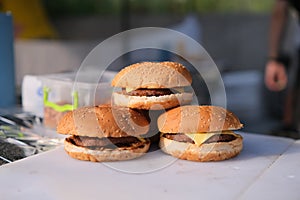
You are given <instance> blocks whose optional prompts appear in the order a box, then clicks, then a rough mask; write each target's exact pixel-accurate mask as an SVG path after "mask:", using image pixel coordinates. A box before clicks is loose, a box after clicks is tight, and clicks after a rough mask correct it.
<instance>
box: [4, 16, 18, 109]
mask: <svg viewBox="0 0 300 200" xmlns="http://www.w3.org/2000/svg"><path fill="white" fill-rule="evenodd" d="M13 42H14V35H13V20H12V16H11V14H10V13H0V108H5V107H6V108H7V107H13V106H15V104H16V87H15V66H14V47H13Z"/></svg>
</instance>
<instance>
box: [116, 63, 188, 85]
mask: <svg viewBox="0 0 300 200" xmlns="http://www.w3.org/2000/svg"><path fill="white" fill-rule="evenodd" d="M191 83H192V76H191V74H190V73H189V71H188V70H187V69H186V68H185V67H184V66H183V65H182V64H180V63H176V62H141V63H136V64H133V65H130V66H128V67H126V68H124V69H122V70H121V71H120V72H119V73H118V74H117V75H116V76H115V78H114V79H113V80H112V83H111V84H112V86H114V87H122V88H125V87H127V88H174V87H183V86H189V85H191Z"/></svg>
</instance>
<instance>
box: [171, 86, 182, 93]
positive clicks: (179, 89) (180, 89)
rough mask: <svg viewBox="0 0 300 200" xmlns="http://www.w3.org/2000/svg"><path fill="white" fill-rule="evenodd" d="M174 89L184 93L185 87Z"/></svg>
mask: <svg viewBox="0 0 300 200" xmlns="http://www.w3.org/2000/svg"><path fill="white" fill-rule="evenodd" d="M172 89H173V90H176V91H177V92H180V93H184V88H183V87H175V88H172Z"/></svg>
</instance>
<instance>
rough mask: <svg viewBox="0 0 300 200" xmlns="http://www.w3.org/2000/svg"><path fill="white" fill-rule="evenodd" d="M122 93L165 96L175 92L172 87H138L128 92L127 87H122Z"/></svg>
mask: <svg viewBox="0 0 300 200" xmlns="http://www.w3.org/2000/svg"><path fill="white" fill-rule="evenodd" d="M122 94H124V95H130V96H147V97H150V96H163V95H170V94H174V92H172V91H171V90H170V89H136V90H132V91H130V92H127V91H126V89H124V88H122Z"/></svg>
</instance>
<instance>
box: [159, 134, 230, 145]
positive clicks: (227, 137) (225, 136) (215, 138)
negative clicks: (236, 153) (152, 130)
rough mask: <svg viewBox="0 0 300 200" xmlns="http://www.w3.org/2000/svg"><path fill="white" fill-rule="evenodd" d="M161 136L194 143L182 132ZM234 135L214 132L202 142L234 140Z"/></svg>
mask: <svg viewBox="0 0 300 200" xmlns="http://www.w3.org/2000/svg"><path fill="white" fill-rule="evenodd" d="M163 137H165V138H167V139H170V140H174V141H177V142H186V143H192V144H195V142H194V141H193V140H192V139H191V138H189V137H188V136H186V135H185V134H183V133H177V134H168V133H167V134H164V135H163ZM235 139H236V137H235V136H234V135H229V134H222V133H221V134H216V135H213V136H211V137H210V138H208V139H207V140H206V141H205V142H204V144H209V143H217V142H230V141H232V140H235Z"/></svg>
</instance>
